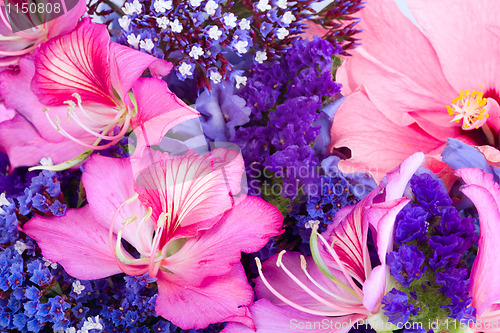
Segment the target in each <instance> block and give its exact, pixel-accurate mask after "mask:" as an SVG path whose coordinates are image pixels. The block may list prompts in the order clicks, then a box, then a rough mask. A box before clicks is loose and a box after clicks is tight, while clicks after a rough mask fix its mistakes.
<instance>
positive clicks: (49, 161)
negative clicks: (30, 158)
mask: <svg viewBox="0 0 500 333" xmlns="http://www.w3.org/2000/svg"><path fill="white" fill-rule="evenodd" d="M40 165H43V166H49V165H54V162H52V159H51V158H50V157H42V158H41V159H40Z"/></svg>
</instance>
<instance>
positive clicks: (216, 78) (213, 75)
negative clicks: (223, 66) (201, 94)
mask: <svg viewBox="0 0 500 333" xmlns="http://www.w3.org/2000/svg"><path fill="white" fill-rule="evenodd" d="M210 80H211V81H212V82H213V83H215V84H217V83H220V81H221V80H222V75H220V73H219V72H216V71H213V72H212V73H210Z"/></svg>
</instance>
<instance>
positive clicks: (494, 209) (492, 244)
mask: <svg viewBox="0 0 500 333" xmlns="http://www.w3.org/2000/svg"><path fill="white" fill-rule="evenodd" d="M455 173H456V175H457V176H459V177H461V178H462V179H463V180H464V182H465V186H463V187H462V188H461V191H462V192H463V193H464V194H465V195H466V196H467V197H468V198H469V199H470V200H471V201H472V202H473V203H474V205H475V206H476V208H477V211H478V213H479V230H480V238H479V248H478V251H477V257H476V259H475V260H474V264H473V266H472V271H471V276H470V279H471V282H470V287H469V288H470V290H469V293H470V295H471V296H472V302H471V306H473V307H475V308H476V320H477V323H476V325H475V326H474V327H473V329H474V331H476V332H498V331H500V328H499V322H500V306H499V303H500V277H499V276H498V272H499V271H500V261H499V260H498V253H499V252H500V233H499V232H498V222H499V221H500V186H499V185H498V184H497V183H496V182H495V181H494V180H493V175H492V174H489V173H487V172H484V171H483V170H480V169H460V170H457V171H456V172H455ZM495 324H496V325H495Z"/></svg>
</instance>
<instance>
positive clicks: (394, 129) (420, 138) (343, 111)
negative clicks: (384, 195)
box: [331, 92, 444, 182]
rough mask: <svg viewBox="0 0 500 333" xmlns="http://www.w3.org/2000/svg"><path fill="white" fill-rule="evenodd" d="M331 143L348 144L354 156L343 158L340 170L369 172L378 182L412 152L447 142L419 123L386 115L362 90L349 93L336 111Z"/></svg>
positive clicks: (431, 149)
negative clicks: (402, 123) (399, 121)
mask: <svg viewBox="0 0 500 333" xmlns="http://www.w3.org/2000/svg"><path fill="white" fill-rule="evenodd" d="M331 136H332V144H331V146H332V147H349V149H351V152H352V157H351V158H350V159H348V160H343V161H340V163H339V167H340V169H341V171H343V172H346V173H353V172H359V171H366V172H370V173H371V174H372V175H373V176H374V178H375V180H376V181H377V182H379V181H380V180H381V179H382V178H383V176H384V175H385V174H386V173H387V172H389V171H391V170H393V169H394V168H396V167H397V166H398V165H399V164H400V163H401V162H402V161H403V160H404V159H405V158H407V157H408V156H410V155H411V154H413V153H415V152H418V151H423V152H430V151H433V150H434V149H436V148H437V147H439V146H441V145H442V144H443V143H444V142H442V141H439V140H436V139H435V138H433V137H431V136H430V135H428V134H427V133H425V132H424V131H423V130H422V129H420V128H419V127H418V126H415V125H411V126H408V127H402V126H398V125H396V124H394V123H393V122H392V121H391V120H389V119H387V118H385V117H384V115H383V114H382V113H380V111H379V110H378V109H376V108H375V106H374V105H373V104H372V103H371V102H370V100H369V99H368V98H367V96H366V95H365V94H364V93H363V92H356V93H354V94H352V95H350V96H349V97H348V98H347V99H346V100H345V101H344V103H343V104H342V105H341V106H340V109H339V110H338V111H337V113H336V115H335V118H334V119H333V125H332V130H331Z"/></svg>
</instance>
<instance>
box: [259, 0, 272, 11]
mask: <svg viewBox="0 0 500 333" xmlns="http://www.w3.org/2000/svg"><path fill="white" fill-rule="evenodd" d="M257 9H258V10H260V11H261V12H265V11H266V10H269V9H271V5H269V0H259V3H258V4H257Z"/></svg>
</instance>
